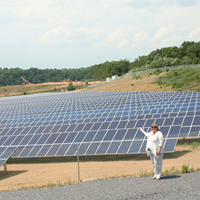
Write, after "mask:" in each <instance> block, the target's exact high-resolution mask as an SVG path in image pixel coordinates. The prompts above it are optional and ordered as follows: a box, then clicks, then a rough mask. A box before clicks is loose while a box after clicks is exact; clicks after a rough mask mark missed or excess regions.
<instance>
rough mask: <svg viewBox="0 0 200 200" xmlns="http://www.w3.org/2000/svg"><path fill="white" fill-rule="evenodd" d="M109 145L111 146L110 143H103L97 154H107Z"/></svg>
mask: <svg viewBox="0 0 200 200" xmlns="http://www.w3.org/2000/svg"><path fill="white" fill-rule="evenodd" d="M109 145H110V142H102V143H101V144H100V146H99V148H98V149H97V152H96V154H105V153H106V151H107V149H108V147H109Z"/></svg>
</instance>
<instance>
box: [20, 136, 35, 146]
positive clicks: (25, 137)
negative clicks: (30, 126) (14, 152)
mask: <svg viewBox="0 0 200 200" xmlns="http://www.w3.org/2000/svg"><path fill="white" fill-rule="evenodd" d="M32 137H33V135H25V136H24V138H23V140H22V141H21V142H20V145H26V144H28V142H29V141H30V139H31V138H32Z"/></svg>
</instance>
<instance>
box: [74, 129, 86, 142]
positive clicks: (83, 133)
mask: <svg viewBox="0 0 200 200" xmlns="http://www.w3.org/2000/svg"><path fill="white" fill-rule="evenodd" d="M86 134H87V132H85V131H84V132H79V133H78V135H77V137H76V138H75V140H74V143H78V142H79V143H80V142H82V141H83V139H84V137H85V136H86Z"/></svg>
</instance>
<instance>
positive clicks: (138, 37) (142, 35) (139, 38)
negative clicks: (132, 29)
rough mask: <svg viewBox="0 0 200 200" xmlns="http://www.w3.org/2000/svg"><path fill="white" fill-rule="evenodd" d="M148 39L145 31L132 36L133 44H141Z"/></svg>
mask: <svg viewBox="0 0 200 200" xmlns="http://www.w3.org/2000/svg"><path fill="white" fill-rule="evenodd" d="M147 38H148V34H147V32H145V31H141V32H139V33H136V34H135V35H134V41H135V42H143V41H144V40H146V39H147Z"/></svg>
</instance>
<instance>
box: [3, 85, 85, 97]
mask: <svg viewBox="0 0 200 200" xmlns="http://www.w3.org/2000/svg"><path fill="white" fill-rule="evenodd" d="M67 86H68V84H66V83H65V84H62V83H60V84H45V85H43V84H36V85H16V86H4V87H0V96H16V95H26V94H33V93H46V92H62V91H67ZM74 87H75V89H76V90H77V89H82V88H83V87H84V85H83V84H79V85H74Z"/></svg>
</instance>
